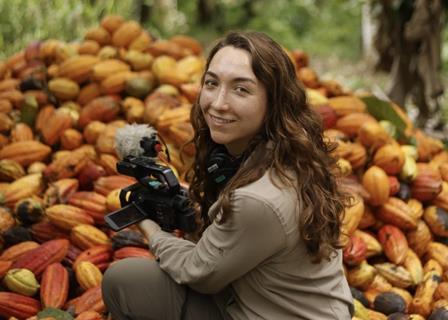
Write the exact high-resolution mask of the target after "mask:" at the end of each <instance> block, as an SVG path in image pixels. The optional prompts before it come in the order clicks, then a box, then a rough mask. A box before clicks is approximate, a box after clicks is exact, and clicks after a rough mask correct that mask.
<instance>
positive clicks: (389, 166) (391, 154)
mask: <svg viewBox="0 0 448 320" xmlns="http://www.w3.org/2000/svg"><path fill="white" fill-rule="evenodd" d="M404 161H405V157H404V153H403V151H402V150H401V148H400V146H399V145H398V144H386V145H384V146H382V147H381V148H379V149H378V150H377V151H376V153H375V156H374V157H373V163H374V165H376V166H378V167H380V168H382V169H383V170H384V171H385V172H386V173H387V174H390V175H395V174H398V173H399V172H400V171H401V168H402V167H403V165H404Z"/></svg>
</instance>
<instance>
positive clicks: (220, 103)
mask: <svg viewBox="0 0 448 320" xmlns="http://www.w3.org/2000/svg"><path fill="white" fill-rule="evenodd" d="M210 106H211V107H212V108H213V109H216V110H225V109H227V108H228V103H227V95H226V90H225V89H224V88H221V89H219V90H216V94H215V95H213V97H212V100H211V103H210Z"/></svg>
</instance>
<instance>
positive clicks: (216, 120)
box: [209, 114, 235, 124]
mask: <svg viewBox="0 0 448 320" xmlns="http://www.w3.org/2000/svg"><path fill="white" fill-rule="evenodd" d="M209 116H210V119H211V120H212V121H213V122H214V123H216V124H228V123H232V122H235V120H227V119H224V118H220V117H215V116H212V115H211V114H209Z"/></svg>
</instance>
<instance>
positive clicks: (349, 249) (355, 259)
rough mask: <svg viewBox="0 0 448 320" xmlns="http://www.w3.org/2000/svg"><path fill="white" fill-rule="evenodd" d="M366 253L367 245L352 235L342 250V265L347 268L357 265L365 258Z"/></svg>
mask: <svg viewBox="0 0 448 320" xmlns="http://www.w3.org/2000/svg"><path fill="white" fill-rule="evenodd" d="M366 253H367V245H366V244H365V242H364V240H362V239H361V238H359V237H357V236H355V235H352V236H351V237H350V240H349V242H348V243H347V245H346V246H345V248H344V250H343V259H344V263H345V264H347V265H349V266H355V265H358V264H360V263H361V262H362V261H363V260H364V259H365V258H366Z"/></svg>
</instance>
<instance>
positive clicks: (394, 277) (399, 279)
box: [374, 262, 413, 288]
mask: <svg viewBox="0 0 448 320" xmlns="http://www.w3.org/2000/svg"><path fill="white" fill-rule="evenodd" d="M374 267H375V268H376V269H377V270H378V273H379V274H381V275H382V276H383V277H384V278H386V280H387V281H389V282H390V283H391V284H392V285H393V286H395V287H399V288H407V287H409V286H411V285H412V284H413V280H412V277H411V274H410V273H409V271H407V270H406V269H405V268H403V267H402V266H398V265H396V264H393V263H390V262H384V263H378V264H375V265H374Z"/></svg>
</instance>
